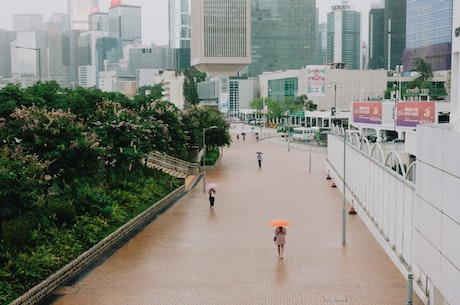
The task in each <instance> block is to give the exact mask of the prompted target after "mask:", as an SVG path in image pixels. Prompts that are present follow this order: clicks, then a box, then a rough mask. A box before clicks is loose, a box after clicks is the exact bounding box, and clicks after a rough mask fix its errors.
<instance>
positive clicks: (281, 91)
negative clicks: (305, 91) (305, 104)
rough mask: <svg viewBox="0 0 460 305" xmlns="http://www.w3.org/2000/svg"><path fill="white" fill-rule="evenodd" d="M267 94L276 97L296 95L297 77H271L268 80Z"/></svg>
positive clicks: (297, 88)
mask: <svg viewBox="0 0 460 305" xmlns="http://www.w3.org/2000/svg"><path fill="white" fill-rule="evenodd" d="M268 88H270V91H269V94H268V95H269V96H270V97H272V98H274V99H277V98H284V97H294V96H297V93H298V92H299V79H298V78H297V77H290V78H281V79H273V80H269V81H268Z"/></svg>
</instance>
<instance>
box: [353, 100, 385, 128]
mask: <svg viewBox="0 0 460 305" xmlns="http://www.w3.org/2000/svg"><path fill="white" fill-rule="evenodd" d="M353 121H354V122H355V123H366V124H382V103H381V102H355V103H353Z"/></svg>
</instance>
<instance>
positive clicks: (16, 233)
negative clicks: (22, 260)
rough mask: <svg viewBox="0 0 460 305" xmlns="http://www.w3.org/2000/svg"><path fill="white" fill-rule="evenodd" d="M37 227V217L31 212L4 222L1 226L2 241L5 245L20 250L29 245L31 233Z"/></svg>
mask: <svg viewBox="0 0 460 305" xmlns="http://www.w3.org/2000/svg"><path fill="white" fill-rule="evenodd" d="M37 225H38V217H37V215H36V214H34V213H32V212H29V213H27V214H23V215H21V216H19V217H17V218H15V219H12V220H10V221H7V222H5V223H4V225H3V240H4V242H5V244H6V245H8V246H10V247H13V248H17V249H22V248H23V247H25V246H27V245H30V244H31V237H32V235H31V233H32V232H33V230H34V229H35V228H36V227H37Z"/></svg>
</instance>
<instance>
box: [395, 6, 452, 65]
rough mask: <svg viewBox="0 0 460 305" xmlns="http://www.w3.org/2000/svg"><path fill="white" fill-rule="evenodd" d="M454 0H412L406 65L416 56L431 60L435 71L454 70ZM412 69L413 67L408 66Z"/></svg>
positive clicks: (408, 19)
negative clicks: (452, 67)
mask: <svg viewBox="0 0 460 305" xmlns="http://www.w3.org/2000/svg"><path fill="white" fill-rule="evenodd" d="M452 13H453V0H408V1H407V29H406V30H407V33H406V50H405V51H404V66H405V68H407V69H412V68H413V67H414V65H413V60H414V58H417V57H420V58H423V59H425V60H426V61H428V62H429V63H431V65H432V68H433V71H437V70H450V68H451V49H452V46H451V42H452ZM407 71H409V70H407Z"/></svg>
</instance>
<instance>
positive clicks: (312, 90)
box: [307, 66, 326, 96]
mask: <svg viewBox="0 0 460 305" xmlns="http://www.w3.org/2000/svg"><path fill="white" fill-rule="evenodd" d="M325 74H326V70H325V69H324V67H322V66H321V67H315V66H312V67H308V68H307V82H308V84H307V85H308V86H307V95H308V96H324V95H325V93H326V87H325V85H326V78H325Z"/></svg>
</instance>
